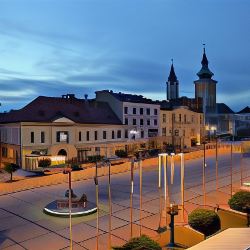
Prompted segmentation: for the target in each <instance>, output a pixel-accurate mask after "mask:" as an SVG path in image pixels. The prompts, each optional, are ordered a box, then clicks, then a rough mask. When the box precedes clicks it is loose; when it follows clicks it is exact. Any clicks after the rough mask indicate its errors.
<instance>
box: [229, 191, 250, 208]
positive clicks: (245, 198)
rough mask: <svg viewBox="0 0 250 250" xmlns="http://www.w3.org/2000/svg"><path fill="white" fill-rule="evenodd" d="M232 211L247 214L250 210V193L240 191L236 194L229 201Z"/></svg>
mask: <svg viewBox="0 0 250 250" xmlns="http://www.w3.org/2000/svg"><path fill="white" fill-rule="evenodd" d="M228 205H229V206H230V208H231V209H234V210H237V211H240V212H247V211H248V210H249V209H250V192H247V191H240V192H237V193H235V194H234V195H233V196H232V198H231V199H229V201H228Z"/></svg>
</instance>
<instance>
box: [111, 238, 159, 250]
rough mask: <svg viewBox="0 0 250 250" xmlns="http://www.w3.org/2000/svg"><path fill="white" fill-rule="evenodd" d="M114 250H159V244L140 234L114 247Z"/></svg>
mask: <svg viewBox="0 0 250 250" xmlns="http://www.w3.org/2000/svg"><path fill="white" fill-rule="evenodd" d="M113 249H114V250H137V249H138V250H142V249H143V250H161V247H160V245H159V244H158V243H157V242H155V241H153V240H151V239H150V238H149V237H148V236H146V235H142V236H141V237H138V238H133V239H131V240H130V241H129V242H128V243H126V244H125V245H123V246H122V247H114V248H113Z"/></svg>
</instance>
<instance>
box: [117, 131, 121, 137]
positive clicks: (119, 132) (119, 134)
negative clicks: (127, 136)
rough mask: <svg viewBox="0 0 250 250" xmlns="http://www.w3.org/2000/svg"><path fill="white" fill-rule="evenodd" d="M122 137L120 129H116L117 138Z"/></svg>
mask: <svg viewBox="0 0 250 250" xmlns="http://www.w3.org/2000/svg"><path fill="white" fill-rule="evenodd" d="M121 137H122V131H121V130H117V138H121Z"/></svg>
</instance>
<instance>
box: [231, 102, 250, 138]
mask: <svg viewBox="0 0 250 250" xmlns="http://www.w3.org/2000/svg"><path fill="white" fill-rule="evenodd" d="M234 118H235V119H234V122H235V123H234V131H235V135H237V136H239V137H250V108H249V107H248V106H247V107H245V108H244V109H242V110H240V111H239V112H237V113H235V115H234Z"/></svg>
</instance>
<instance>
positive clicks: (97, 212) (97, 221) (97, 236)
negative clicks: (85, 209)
mask: <svg viewBox="0 0 250 250" xmlns="http://www.w3.org/2000/svg"><path fill="white" fill-rule="evenodd" d="M97 168H98V165H97V162H96V168H95V192H96V208H97V209H96V250H98V248H99V197H98V196H99V190H98V172H97Z"/></svg>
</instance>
